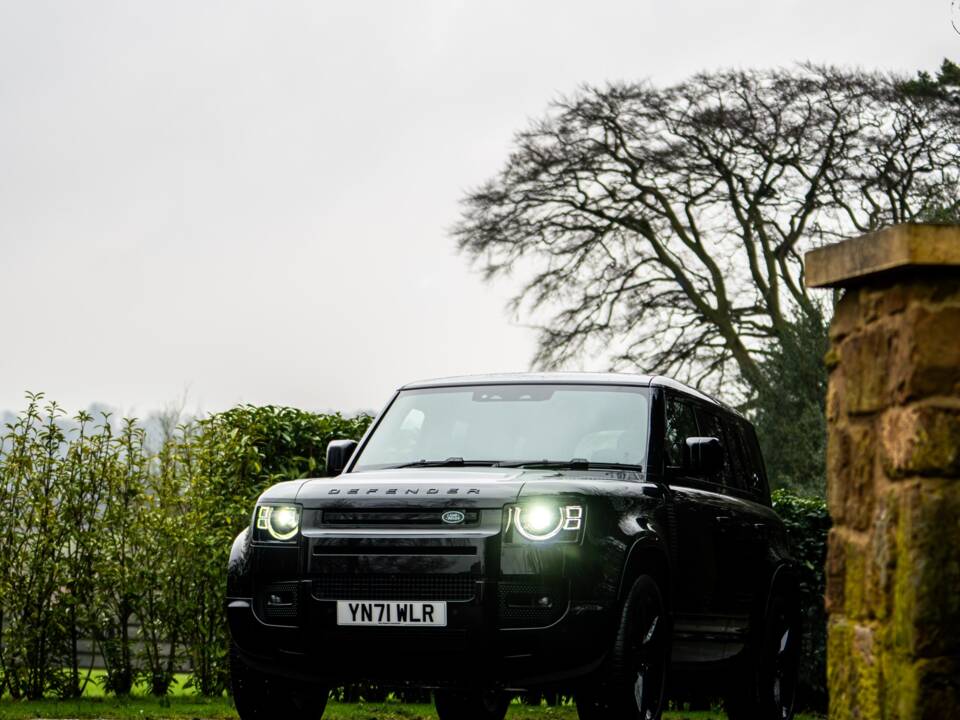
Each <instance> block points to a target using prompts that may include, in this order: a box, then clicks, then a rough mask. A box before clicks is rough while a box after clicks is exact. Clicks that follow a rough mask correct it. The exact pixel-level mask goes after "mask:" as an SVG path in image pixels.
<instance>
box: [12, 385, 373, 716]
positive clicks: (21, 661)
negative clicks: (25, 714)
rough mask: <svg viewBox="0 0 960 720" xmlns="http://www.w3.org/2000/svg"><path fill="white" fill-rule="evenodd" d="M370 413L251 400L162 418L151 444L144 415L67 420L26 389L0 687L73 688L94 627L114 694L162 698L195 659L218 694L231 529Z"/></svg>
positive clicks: (83, 673)
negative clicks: (139, 686) (142, 692)
mask: <svg viewBox="0 0 960 720" xmlns="http://www.w3.org/2000/svg"><path fill="white" fill-rule="evenodd" d="M369 422H370V418H369V417H368V416H360V417H357V418H345V417H343V416H341V415H339V414H331V415H317V414H314V413H308V412H303V411H300V410H295V409H292V408H282V407H250V406H242V407H237V408H234V409H232V410H229V411H227V412H224V413H220V414H217V415H214V416H212V417H210V418H207V419H204V420H201V421H199V422H191V423H187V424H184V425H180V426H178V427H169V426H168V427H167V429H166V432H164V434H163V437H162V438H161V439H160V440H159V442H158V443H151V444H150V445H154V444H155V445H158V447H155V448H153V449H151V447H150V446H149V445H148V442H147V440H148V439H147V437H146V435H145V432H144V430H143V428H142V427H141V426H139V425H138V424H137V422H136V421H135V420H132V419H129V420H123V421H121V422H114V421H112V419H111V418H110V417H109V416H106V415H104V416H101V417H100V418H94V417H92V416H90V415H89V414H87V413H80V414H78V415H77V416H75V417H74V418H72V419H70V418H65V417H64V416H63V412H62V411H61V410H60V408H58V407H57V406H56V404H54V403H45V402H44V399H43V396H42V395H29V396H28V405H27V408H26V409H25V410H24V411H23V412H22V413H20V414H19V415H18V416H17V417H16V419H15V420H14V421H13V422H11V423H9V424H7V426H6V428H5V431H4V432H3V433H2V434H0V695H2V694H3V692H8V693H9V694H11V695H12V696H13V697H15V698H20V697H27V698H39V697H42V696H44V695H50V694H53V695H57V696H60V697H78V696H80V695H81V694H82V693H83V692H84V690H85V689H86V686H87V685H88V684H89V683H90V682H91V674H90V672H89V669H88V668H86V667H84V666H83V664H81V662H80V660H81V657H82V652H81V649H80V648H81V644H82V642H83V641H84V640H85V639H88V638H93V639H94V640H95V641H96V644H97V647H98V649H99V651H100V653H101V655H102V657H103V659H104V662H105V665H106V673H105V674H104V675H103V676H102V684H103V685H104V689H105V690H107V691H108V692H111V693H114V694H117V695H126V694H128V693H129V692H130V690H131V688H132V687H133V686H134V684H135V683H137V682H142V683H146V684H147V685H148V686H149V687H150V689H151V691H152V692H153V693H154V694H157V695H164V694H166V693H167V691H168V690H169V688H170V685H171V683H172V682H173V680H174V674H175V671H176V670H177V669H179V668H180V667H181V666H183V665H187V666H189V667H190V668H191V669H192V671H193V673H192V675H191V680H190V682H191V683H192V685H193V686H194V687H195V689H196V690H197V691H198V692H200V693H201V694H204V695H218V694H221V693H222V692H223V690H224V688H225V687H226V684H227V680H228V676H227V672H228V671H227V664H226V654H227V634H226V626H225V620H224V613H223V594H224V590H225V584H226V582H225V573H226V565H227V556H228V553H229V549H230V545H231V541H232V539H233V537H234V536H235V535H236V534H237V533H238V532H240V531H241V530H242V529H243V528H244V527H245V526H246V525H247V523H248V522H249V518H250V512H251V510H252V506H253V502H254V499H255V498H256V497H257V495H259V494H260V492H261V491H262V490H263V489H264V488H265V487H266V486H268V485H270V484H272V483H274V482H277V481H279V480H287V479H295V478H300V477H306V476H309V475H314V474H320V473H322V472H323V470H324V454H325V448H326V444H327V442H328V441H329V440H331V439H334V438H340V437H350V438H357V437H359V436H360V435H361V434H362V433H363V431H364V430H365V429H366V427H367V425H368V424H369ZM133 620H136V621H137V622H138V625H139V630H138V632H137V635H136V637H133V636H132V635H131V631H130V628H131V621H133Z"/></svg>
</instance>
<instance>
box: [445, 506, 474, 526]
mask: <svg viewBox="0 0 960 720" xmlns="http://www.w3.org/2000/svg"><path fill="white" fill-rule="evenodd" d="M466 518H467V516H466V515H464V514H463V513H462V512H460V511H459V510H447V511H446V512H445V513H444V514H443V515H441V516H440V519H441V520H443V521H444V522H445V523H446V524H447V525H459V524H460V523H462V522H463V521H464V520H465V519H466Z"/></svg>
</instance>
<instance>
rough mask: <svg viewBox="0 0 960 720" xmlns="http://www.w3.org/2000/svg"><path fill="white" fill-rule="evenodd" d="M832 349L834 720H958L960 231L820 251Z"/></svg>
mask: <svg viewBox="0 0 960 720" xmlns="http://www.w3.org/2000/svg"><path fill="white" fill-rule="evenodd" d="M806 281H807V285H808V286H810V287H832V288H843V291H844V292H843V296H842V297H841V299H840V301H839V303H838V305H837V307H836V313H835V316H834V319H833V322H832V324H831V327H830V339H831V346H830V351H829V353H828V354H827V365H828V368H829V370H830V384H829V390H828V393H827V420H828V424H829V439H828V450H827V466H828V468H827V494H828V502H829V507H830V514H831V515H832V516H833V522H834V528H833V530H831V532H830V540H829V550H828V558H827V597H826V602H827V612H828V615H829V641H828V651H827V652H828V655H827V664H828V687H829V692H830V718H831V720H847V718H860V719H862V720H868V719H869V720H873V719H874V718H876V719H878V720H879V719H881V718H882V719H885V720H886V719H892V718H897V719H898V720H908V719H911V720H912V719H914V718H916V719H920V718H923V719H924V720H947V719H953V718H956V719H958V720H960V227H958V226H949V227H948V226H933V225H899V226H895V227H891V228H887V229H885V230H882V231H880V232H877V233H874V234H872V235H867V236H865V237H861V238H856V239H853V240H848V241H845V242H841V243H838V244H836V245H831V246H828V247H824V248H821V249H819V250H815V251H813V252H810V253H808V254H807V257H806Z"/></svg>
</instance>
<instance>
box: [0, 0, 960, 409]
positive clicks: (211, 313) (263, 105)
mask: <svg viewBox="0 0 960 720" xmlns="http://www.w3.org/2000/svg"><path fill="white" fill-rule="evenodd" d="M950 15H951V8H950V0H917V1H914V2H904V0H883V1H873V2H866V1H858V2H853V1H850V0H839V1H838V0H828V1H825V0H803V1H802V2H801V1H799V0H776V1H775V2H773V1H771V0H743V1H741V2H717V1H714V0H711V1H710V2H707V1H706V0H703V1H700V2H695V1H692V0H690V1H688V2H681V1H678V0H618V1H613V0H591V1H590V2H583V0H580V1H578V2H568V1H560V0H548V1H543V2H530V1H523V0H512V1H511V2H501V1H493V0H473V1H470V2H460V1H458V0H436V1H434V2H427V1H420V2H416V1H412V0H411V1H405V2H402V1H399V0H384V1H383V2H357V1H355V0H354V1H351V2H335V3H334V2H322V1H320V0H314V1H313V2H283V1H282V0H269V1H265V2H245V1H241V0H229V1H226V0H225V1H224V2H202V1H198V0H189V1H187V2H173V1H171V0H156V1H155V2H142V1H141V2H131V1H130V0H117V1H116V2H96V1H94V0H84V1H83V2H79V1H78V2H67V1H63V2H42V1H40V0H19V1H14V0H0V408H18V407H20V406H21V405H22V397H23V393H24V391H25V390H28V389H29V390H44V391H46V392H47V394H48V396H49V397H51V398H56V399H57V400H59V401H60V402H61V403H62V404H63V405H65V406H66V407H67V408H68V409H70V410H71V411H72V410H76V409H78V408H83V407H86V406H88V405H89V404H90V403H92V402H95V401H96V402H101V403H107V404H109V405H113V406H116V407H119V408H121V409H123V410H126V411H132V412H139V413H146V412H148V411H149V410H151V409H154V408H159V407H162V406H164V405H166V404H167V403H169V402H170V401H172V400H175V399H176V398H178V397H180V396H182V395H183V394H184V392H185V391H186V392H187V393H188V398H189V401H188V404H189V405H190V407H193V408H197V407H199V408H202V409H205V410H207V411H215V410H220V409H224V408H226V407H229V406H230V405H233V404H234V403H238V402H251V403H278V404H288V405H294V406H297V407H302V408H307V409H325V408H339V409H343V410H345V411H351V410H356V409H360V408H379V407H380V405H381V404H382V402H383V401H384V400H385V399H386V397H387V396H388V394H389V392H390V391H391V390H392V389H393V388H394V387H395V386H397V385H398V384H401V383H403V382H405V381H409V380H413V379H418V378H422V377H431V376H438V375H449V374H460V373H474V372H488V371H508V370H524V369H527V368H528V365H529V361H530V358H531V356H532V353H533V345H534V332H533V331H532V330H529V329H527V328H526V327H524V325H523V323H522V319H521V320H518V319H516V318H513V317H511V316H510V315H508V313H507V311H506V309H505V304H506V302H507V300H508V299H509V297H510V296H511V294H512V291H513V290H514V286H512V285H511V284H510V282H508V281H505V282H501V283H497V284H495V285H487V284H484V283H483V282H482V281H481V278H480V277H479V275H478V274H477V273H476V272H473V271H471V270H470V268H469V267H468V265H467V262H466V260H465V258H463V257H461V256H458V255H457V254H456V253H455V250H454V247H453V244H452V242H451V241H450V239H449V235H448V231H449V228H450V226H451V225H452V224H453V223H454V222H455V220H456V219H457V214H458V200H459V198H460V197H461V196H462V194H463V192H464V190H465V189H467V188H470V187H472V186H474V185H476V184H478V183H480V182H481V181H483V180H484V179H485V178H487V177H488V176H490V175H491V174H493V173H494V172H495V171H496V170H497V169H498V168H499V166H500V165H501V163H502V161H503V160H504V158H505V157H506V154H507V152H508V149H509V147H510V140H511V136H512V134H513V133H514V132H515V131H516V130H518V129H520V128H523V127H524V126H525V125H526V124H527V122H528V121H529V120H530V119H531V118H534V117H536V116H538V115H540V114H541V113H542V112H543V110H544V109H545V107H546V105H547V103H548V102H549V101H550V100H551V99H552V98H555V97H557V96H558V95H559V94H561V93H567V92H570V91H573V90H574V89H575V88H576V87H577V86H578V85H579V84H581V83H602V82H604V81H606V80H614V79H642V78H649V79H651V80H653V81H654V82H658V83H667V82H671V81H675V80H679V79H682V78H683V77H684V76H686V75H688V74H690V73H693V72H696V71H698V70H703V69H715V68H720V67H730V66H737V67H770V66H785V65H790V64H792V63H794V62H796V61H800V60H808V59H809V60H814V61H818V62H830V63H836V64H845V65H859V66H863V67H866V68H888V69H892V70H900V71H906V72H911V73H912V72H914V71H916V70H918V69H921V68H926V69H930V70H934V69H936V67H937V66H938V65H939V63H940V61H941V60H942V58H943V57H944V56H951V57H953V58H954V59H956V58H958V56H960V35H958V34H957V33H956V32H955V31H954V29H953V28H952V26H951V17H950ZM584 366H585V367H588V368H592V367H593V364H592V363H591V362H590V360H589V359H586V360H585V361H584Z"/></svg>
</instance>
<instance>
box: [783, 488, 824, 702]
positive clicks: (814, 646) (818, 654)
mask: <svg viewBox="0 0 960 720" xmlns="http://www.w3.org/2000/svg"><path fill="white" fill-rule="evenodd" d="M773 508H774V510H776V511H777V514H778V515H780V517H781V518H782V519H783V522H784V525H786V528H787V534H788V535H789V536H790V539H791V540H792V541H793V548H794V553H795V555H796V558H797V560H798V561H799V565H800V577H799V581H800V598H799V600H800V607H801V608H803V618H804V632H803V645H802V654H801V657H802V664H801V666H800V698H799V700H800V702H801V703H802V704H803V705H805V706H806V707H808V708H810V709H812V710H818V711H821V712H824V711H826V707H827V616H826V611H825V609H824V604H823V596H824V592H825V590H826V576H825V574H824V563H825V562H826V557H827V532H828V531H829V530H830V524H831V522H830V515H829V513H828V512H827V504H826V502H824V501H823V500H821V499H818V498H808V497H798V496H796V495H791V494H790V493H788V492H786V491H784V490H776V491H774V493H773Z"/></svg>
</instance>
